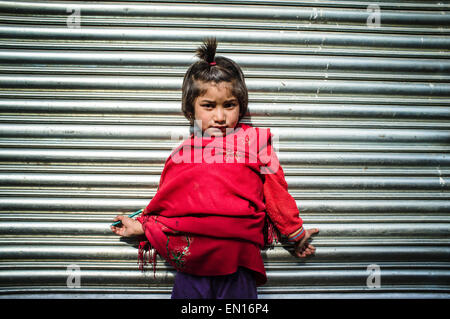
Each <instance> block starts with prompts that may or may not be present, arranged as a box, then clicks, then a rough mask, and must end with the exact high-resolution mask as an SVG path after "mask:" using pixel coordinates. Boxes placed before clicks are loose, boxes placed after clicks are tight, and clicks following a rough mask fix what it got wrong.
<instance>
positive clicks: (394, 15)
mask: <svg viewBox="0 0 450 319" xmlns="http://www.w3.org/2000/svg"><path fill="white" fill-rule="evenodd" d="M291 4H295V3H291ZM314 4H315V5H316V4H317V2H316V3H314ZM72 8H76V9H79V10H82V11H83V15H85V16H96V17H98V16H114V17H115V19H118V18H120V17H122V16H126V17H157V18H161V17H172V18H177V19H180V18H208V19H214V18H217V19H233V20H234V19H243V20H244V19H245V20H248V19H259V20H265V21H270V20H283V21H292V20H293V21H308V22H322V21H327V22H329V23H330V22H339V23H345V22H348V23H362V24H366V22H367V18H368V16H369V13H370V12H368V11H367V10H361V9H360V8H358V9H356V10H351V9H348V8H345V9H343V10H342V9H341V10H339V9H334V8H320V7H319V8H307V7H304V6H298V7H297V8H295V7H293V6H291V7H289V8H284V7H275V6H270V7H266V6H258V5H256V4H253V6H252V7H251V10H249V4H248V3H247V4H246V5H241V4H238V3H234V4H231V5H230V4H229V3H228V4H227V5H223V4H220V3H219V4H217V3H215V4H214V10H211V5H204V4H199V3H194V4H179V3H176V4H170V5H169V4H155V3H153V4H147V3H118V4H115V3H108V4H101V3H76V4H72V3H70V2H66V3H61V2H60V3H45V2H44V3H42V2H41V3H39V2H38V3H36V2H35V3H34V6H30V3H29V2H24V1H12V2H6V1H2V2H0V9H2V10H3V12H7V13H14V14H15V15H17V14H21V13H22V14H24V13H25V14H33V15H39V14H42V15H46V16H49V15H63V16H65V15H67V9H72ZM383 8H384V7H383ZM436 9H437V10H439V9H440V10H442V9H444V8H442V7H441V8H439V7H437V8H436ZM387 10H390V9H385V10H384V11H383V13H382V17H383V23H386V24H395V25H401V24H411V21H414V24H415V25H422V24H425V25H436V24H437V25H442V24H443V25H445V24H448V23H449V22H450V20H449V17H447V16H445V15H440V14H439V13H440V12H443V11H437V12H427V11H422V12H417V11H415V12H414V11H401V10H399V9H398V8H397V10H395V11H387Z"/></svg>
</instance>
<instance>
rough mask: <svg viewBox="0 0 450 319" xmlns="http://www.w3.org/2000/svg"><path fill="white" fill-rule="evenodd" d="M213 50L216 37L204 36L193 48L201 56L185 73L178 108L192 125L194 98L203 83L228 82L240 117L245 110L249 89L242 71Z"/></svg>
mask: <svg viewBox="0 0 450 319" xmlns="http://www.w3.org/2000/svg"><path fill="white" fill-rule="evenodd" d="M216 49H217V40H216V39H215V38H209V39H205V40H204V42H203V44H202V45H201V46H200V47H199V48H198V49H197V51H196V56H197V57H199V58H200V59H199V60H198V61H197V62H195V63H193V64H192V65H191V66H190V67H189V69H188V70H187V71H186V74H185V75H184V80H183V87H182V106H181V109H182V111H183V114H184V116H185V117H186V118H187V119H188V120H189V121H190V122H191V124H193V123H194V102H195V99H196V98H197V97H198V96H200V95H202V94H204V93H205V92H206V88H205V86H204V85H202V84H203V83H208V82H215V83H219V82H229V83H231V87H232V94H233V95H234V96H235V97H236V98H237V100H238V102H239V120H240V119H241V118H242V117H244V115H245V114H246V113H247V107H248V90H247V86H246V85H245V79H244V73H243V72H242V70H241V68H240V67H239V65H238V64H237V63H236V62H234V61H233V60H231V59H229V58H225V57H222V56H216Z"/></svg>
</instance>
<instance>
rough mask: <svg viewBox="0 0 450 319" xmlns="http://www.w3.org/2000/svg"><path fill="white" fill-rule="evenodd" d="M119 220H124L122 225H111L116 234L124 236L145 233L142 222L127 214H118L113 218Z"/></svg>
mask: <svg viewBox="0 0 450 319" xmlns="http://www.w3.org/2000/svg"><path fill="white" fill-rule="evenodd" d="M119 220H120V221H121V222H122V227H116V226H111V230H112V232H113V233H115V234H116V235H119V236H124V237H132V236H139V235H144V230H143V228H142V224H141V223H140V222H139V221H137V220H135V219H132V218H130V217H127V216H120V215H119V216H116V217H115V218H114V219H113V221H115V222H117V221H119Z"/></svg>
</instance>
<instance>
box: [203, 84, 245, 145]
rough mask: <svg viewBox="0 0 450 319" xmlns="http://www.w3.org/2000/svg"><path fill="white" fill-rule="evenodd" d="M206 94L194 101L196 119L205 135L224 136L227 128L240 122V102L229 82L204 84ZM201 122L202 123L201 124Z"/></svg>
mask: <svg viewBox="0 0 450 319" xmlns="http://www.w3.org/2000/svg"><path fill="white" fill-rule="evenodd" d="M202 85H204V86H205V89H206V90H205V93H204V94H203V95H200V96H198V97H197V98H196V99H195V101H194V119H195V120H196V121H197V124H198V126H199V127H200V125H201V129H202V132H203V134H204V135H209V136H224V135H225V134H226V129H227V128H229V129H230V128H235V127H236V125H237V124H238V122H239V102H238V99H237V98H236V97H235V96H233V94H232V93H231V92H232V89H231V88H232V84H231V83H229V82H220V83H215V82H208V83H202ZM199 121H200V123H199Z"/></svg>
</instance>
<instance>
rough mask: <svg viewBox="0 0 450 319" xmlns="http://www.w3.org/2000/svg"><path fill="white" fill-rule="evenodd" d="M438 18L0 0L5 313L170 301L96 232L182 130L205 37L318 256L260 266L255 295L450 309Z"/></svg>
mask: <svg viewBox="0 0 450 319" xmlns="http://www.w3.org/2000/svg"><path fill="white" fill-rule="evenodd" d="M449 8H450V5H449V4H448V3H446V2H442V1H436V2H433V1H423V2H420V1H414V2H403V1H398V2H395V1H389V2H388V1H386V2H384V1H380V2H378V4H376V5H374V4H373V3H372V2H371V1H331V0H330V1H326V0H323V1H288V0H286V1H270V0H267V1H265V0H254V1H237V0H236V1H233V0H232V1H195V2H192V3H188V2H183V3H179V2H178V1H164V2H162V1H153V2H152V3H148V2H145V1H135V2H131V1H120V2H119V1H117V2H114V1H109V2H107V3H106V2H105V3H102V2H95V3H90V2H88V1H84V2H83V1H81V2H72V1H65V2H64V1H58V2H56V1H55V2H53V1H0V68H1V74H0V111H1V113H0V259H1V261H0V297H3V298H16V297H21V298H26V297H37V296H40V297H89V298H91V297H108V296H120V297H124V298H127V297H130V298H137V297H148V298H168V297H169V296H170V291H171V285H172V282H173V277H174V270H173V268H171V267H170V266H168V265H167V264H165V263H164V262H163V261H162V260H161V259H159V261H158V265H157V268H156V273H155V276H154V275H153V271H152V270H151V268H150V269H149V270H148V271H147V272H145V273H142V272H140V271H139V270H138V267H137V248H136V245H137V242H136V241H135V240H132V239H130V240H127V239H124V238H120V237H118V236H115V235H114V234H112V233H111V231H110V229H109V225H110V223H111V220H112V218H113V217H114V216H115V215H117V214H119V213H123V214H125V213H130V212H133V211H135V210H137V209H139V208H142V207H144V206H146V205H147V204H148V202H149V201H150V200H151V198H152V197H153V195H154V194H155V192H156V189H157V186H158V182H159V177H160V174H161V171H162V168H163V165H164V161H165V159H166V158H167V156H168V155H169V154H170V152H171V150H172V149H173V148H174V147H175V146H176V145H178V144H179V141H178V140H177V139H174V138H173V137H174V136H176V137H178V136H182V135H183V134H186V133H187V132H188V122H187V121H186V119H185V118H184V117H183V116H182V114H181V94H180V93H181V90H180V88H181V83H182V78H183V75H184V72H185V71H186V69H187V67H188V66H189V65H190V64H191V63H192V62H193V61H195V58H194V51H195V48H196V47H197V46H198V45H199V44H200V43H201V41H202V40H203V39H204V38H205V37H211V36H214V37H217V39H218V41H219V48H218V54H221V55H225V56H227V57H230V58H232V59H234V60H235V61H236V62H238V63H239V64H240V65H241V66H242V68H243V71H244V73H245V75H246V81H247V85H248V88H249V93H250V103H249V114H248V115H247V116H246V117H245V118H244V122H245V123H252V124H253V125H256V126H260V127H270V128H271V130H272V132H273V133H274V134H275V136H276V141H277V143H276V147H277V149H278V154H279V158H280V161H281V164H282V165H283V169H284V171H285V174H286V179H287V182H288V184H289V191H290V193H291V194H292V196H293V197H294V198H295V199H296V201H297V203H298V207H299V211H300V215H301V217H302V218H303V220H304V223H305V226H306V227H307V228H312V227H318V228H319V229H320V233H319V234H318V235H317V236H315V237H314V239H313V244H314V245H315V246H316V247H317V251H316V256H314V257H311V258H308V259H306V260H299V259H296V258H294V257H292V255H291V254H290V251H291V248H290V247H289V246H288V245H282V244H279V245H277V246H276V247H275V248H274V249H271V250H266V251H263V255H264V259H265V262H266V267H267V273H268V276H269V280H268V283H267V284H266V285H265V286H263V287H260V288H259V295H260V298H300V297H301V298H315V297H322V298H323V297H325V298H334V297H344V298H353V297H355V298H366V297H389V298H398V297H400V298H408V297H432V298H440V297H443V298H448V297H449V286H450V280H449V277H450V271H449V260H450V258H449V257H450V248H449V213H450V202H449V197H450V194H449V183H450V180H449V177H448V175H449V172H450V171H449V168H450V158H449V156H448V152H449V150H450V121H449V119H450V85H449V79H450V75H449V70H450V61H449V49H450V38H449V36H448V35H449V29H448V26H449V25H450V17H449V15H448V10H449Z"/></svg>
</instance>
